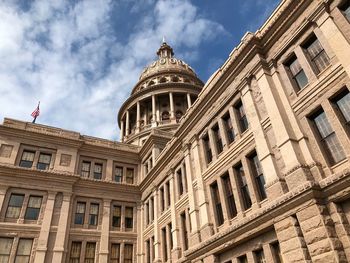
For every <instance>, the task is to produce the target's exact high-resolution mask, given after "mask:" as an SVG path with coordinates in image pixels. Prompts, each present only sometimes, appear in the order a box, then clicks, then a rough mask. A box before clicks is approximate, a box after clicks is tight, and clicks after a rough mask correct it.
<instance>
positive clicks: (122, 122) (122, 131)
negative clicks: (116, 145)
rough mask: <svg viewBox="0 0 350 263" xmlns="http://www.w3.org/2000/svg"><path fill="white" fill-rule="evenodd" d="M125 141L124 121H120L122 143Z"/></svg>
mask: <svg viewBox="0 0 350 263" xmlns="http://www.w3.org/2000/svg"><path fill="white" fill-rule="evenodd" d="M123 139H124V121H123V120H121V121H120V141H121V142H122V141H123Z"/></svg>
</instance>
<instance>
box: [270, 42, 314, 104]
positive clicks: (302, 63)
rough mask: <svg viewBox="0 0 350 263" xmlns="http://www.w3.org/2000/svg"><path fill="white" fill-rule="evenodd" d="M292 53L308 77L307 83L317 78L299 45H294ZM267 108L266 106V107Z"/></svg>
mask: <svg viewBox="0 0 350 263" xmlns="http://www.w3.org/2000/svg"><path fill="white" fill-rule="evenodd" d="M294 53H295V55H296V56H297V59H298V62H299V64H300V66H301V67H302V68H303V70H304V72H305V75H306V77H307V79H308V83H313V82H315V81H316V80H317V76H316V74H315V72H314V71H313V69H312V67H311V65H310V63H309V61H308V59H307V58H306V56H305V53H304V51H303V49H302V47H301V46H296V47H295V49H294ZM266 108H268V107H266Z"/></svg>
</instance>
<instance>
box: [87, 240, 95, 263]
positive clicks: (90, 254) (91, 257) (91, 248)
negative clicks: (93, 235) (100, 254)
mask: <svg viewBox="0 0 350 263" xmlns="http://www.w3.org/2000/svg"><path fill="white" fill-rule="evenodd" d="M95 250H96V243H95V242H87V243H86V248H85V259H84V263H94V262H95Z"/></svg>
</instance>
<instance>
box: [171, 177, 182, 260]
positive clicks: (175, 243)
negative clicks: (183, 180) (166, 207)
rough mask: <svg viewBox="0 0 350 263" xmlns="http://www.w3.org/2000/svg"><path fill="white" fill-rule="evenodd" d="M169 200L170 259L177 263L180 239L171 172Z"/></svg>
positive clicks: (179, 255)
mask: <svg viewBox="0 0 350 263" xmlns="http://www.w3.org/2000/svg"><path fill="white" fill-rule="evenodd" d="M169 184H170V200H171V204H172V205H171V206H170V209H171V227H172V229H171V233H172V235H173V249H172V250H171V258H172V261H173V262H177V261H178V259H179V258H180V257H181V244H180V242H179V241H180V237H179V225H178V218H177V216H176V209H175V191H174V188H175V185H174V173H173V172H172V175H171V178H170V181H169Z"/></svg>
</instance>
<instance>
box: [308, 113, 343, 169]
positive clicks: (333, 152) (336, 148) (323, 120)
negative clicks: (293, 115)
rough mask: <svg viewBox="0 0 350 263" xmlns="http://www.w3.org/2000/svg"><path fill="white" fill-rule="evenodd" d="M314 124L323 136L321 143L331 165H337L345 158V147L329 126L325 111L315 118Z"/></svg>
mask: <svg viewBox="0 0 350 263" xmlns="http://www.w3.org/2000/svg"><path fill="white" fill-rule="evenodd" d="M313 122H314V123H315V126H316V128H317V130H318V133H319V134H320V136H321V143H322V144H323V147H324V150H325V151H326V152H327V157H328V159H329V161H330V163H331V164H335V163H338V162H339V161H341V160H343V159H344V158H345V153H344V150H343V147H342V146H341V144H340V142H339V140H338V138H337V136H336V134H335V132H334V131H333V129H332V127H331V125H330V124H329V122H328V119H327V117H326V114H325V113H324V111H323V110H322V111H320V112H319V113H318V114H317V115H316V116H314V117H313Z"/></svg>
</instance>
